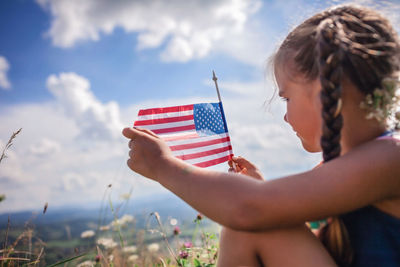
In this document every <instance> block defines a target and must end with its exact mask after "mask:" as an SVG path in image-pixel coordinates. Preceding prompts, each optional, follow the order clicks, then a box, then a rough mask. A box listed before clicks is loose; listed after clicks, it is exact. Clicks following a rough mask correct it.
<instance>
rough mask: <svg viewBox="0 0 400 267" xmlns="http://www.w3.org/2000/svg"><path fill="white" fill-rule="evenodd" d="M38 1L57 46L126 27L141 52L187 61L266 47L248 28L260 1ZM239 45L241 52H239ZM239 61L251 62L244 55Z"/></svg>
mask: <svg viewBox="0 0 400 267" xmlns="http://www.w3.org/2000/svg"><path fill="white" fill-rule="evenodd" d="M36 1H37V2H38V3H39V4H40V5H41V6H42V7H43V8H44V9H46V10H48V11H49V12H50V13H51V15H52V18H53V19H52V23H51V27H50V29H49V31H48V33H47V34H48V36H49V37H50V38H51V39H52V42H53V44H54V45H55V46H59V47H63V48H68V47H72V46H74V45H75V44H76V43H79V42H84V41H89V40H90V41H97V40H99V39H100V38H101V35H102V34H110V33H112V32H113V31H114V30H115V29H116V28H122V29H124V30H125V31H126V32H128V33H137V34H138V37H137V40H138V44H137V49H139V50H140V49H148V48H157V47H161V46H165V49H164V48H163V49H164V50H163V51H162V52H161V54H160V56H161V59H162V60H163V61H178V62H186V61H189V60H192V59H198V58H202V57H204V56H206V55H208V54H210V52H211V51H212V50H213V51H214V50H215V51H220V52H223V53H228V54H230V55H231V56H237V54H246V52H247V53H250V54H253V53H255V52H265V51H266V49H265V47H262V46H261V45H260V43H261V42H260V40H259V37H258V35H257V34H253V33H252V29H249V28H248V27H247V23H248V21H249V20H250V19H251V16H252V15H253V14H255V13H256V12H257V11H258V10H259V9H260V8H261V5H262V2H261V1H260V0H250V1H249V0H216V1H211V0H204V1H196V0H174V1H156V0H147V1H144V0H142V1H124V0H118V1H106V0H87V1H84V2H82V1H79V0H56V1H54V0H36ZM249 37H251V38H249ZM255 41H256V42H255ZM264 44H265V43H264ZM238 47H239V48H240V49H241V51H240V53H237V52H238V51H235V50H236V49H237V48H238ZM260 49H261V51H260ZM254 50H256V51H254ZM263 54H264V53H262V55H263ZM258 56H260V53H258ZM250 58H251V57H250ZM238 59H243V60H245V62H248V61H249V58H248V57H244V55H241V56H240V57H238ZM253 60H254V58H253ZM250 63H253V62H250ZM257 63H259V61H257Z"/></svg>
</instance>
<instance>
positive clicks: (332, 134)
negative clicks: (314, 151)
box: [316, 18, 343, 162]
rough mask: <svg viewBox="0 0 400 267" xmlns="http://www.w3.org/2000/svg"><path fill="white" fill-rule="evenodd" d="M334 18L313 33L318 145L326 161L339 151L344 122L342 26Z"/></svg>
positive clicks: (325, 21)
mask: <svg viewBox="0 0 400 267" xmlns="http://www.w3.org/2000/svg"><path fill="white" fill-rule="evenodd" d="M335 20H336V21H335ZM335 20H332V19H331V18H328V19H326V20H324V21H322V22H321V23H320V26H319V27H318V29H317V36H316V37H317V43H318V52H319V53H318V54H319V70H320V81H321V85H322V90H321V103H322V118H323V126H322V137H321V148H322V151H323V158H324V161H325V162H327V161H329V160H331V159H333V158H335V157H337V156H339V155H340V150H341V149H340V131H341V129H342V126H343V117H342V114H341V113H340V108H341V106H340V101H341V95H342V87H341V80H342V72H343V68H342V61H343V48H342V45H341V42H340V37H341V35H343V29H342V27H341V24H340V22H339V21H338V20H337V19H335Z"/></svg>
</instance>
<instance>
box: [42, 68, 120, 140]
mask: <svg viewBox="0 0 400 267" xmlns="http://www.w3.org/2000/svg"><path fill="white" fill-rule="evenodd" d="M47 87H48V89H49V91H50V92H51V93H52V94H53V96H54V97H55V98H56V100H57V102H58V103H59V104H60V105H61V106H62V107H63V109H64V110H65V112H66V113H67V114H68V115H69V116H71V117H72V118H73V119H74V120H75V121H76V123H77V125H78V126H79V129H80V131H81V134H82V135H83V136H84V137H90V138H94V139H113V138H115V137H118V136H119V135H120V132H121V129H122V123H121V122H120V117H119V106H118V104H117V103H116V102H109V103H107V104H102V103H101V102H100V101H99V100H98V99H97V98H96V97H95V96H94V95H93V93H92V91H91V90H90V83H89V81H88V80H87V79H86V78H84V77H82V76H79V75H77V74H75V73H61V74H60V75H59V76H56V75H51V76H49V78H48V79H47Z"/></svg>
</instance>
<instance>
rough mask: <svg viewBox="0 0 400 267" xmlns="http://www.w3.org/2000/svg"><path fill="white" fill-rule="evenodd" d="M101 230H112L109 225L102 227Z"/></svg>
mask: <svg viewBox="0 0 400 267" xmlns="http://www.w3.org/2000/svg"><path fill="white" fill-rule="evenodd" d="M99 230H100V231H107V230H110V226H109V225H103V226H100V228H99Z"/></svg>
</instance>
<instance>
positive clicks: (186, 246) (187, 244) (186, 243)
mask: <svg viewBox="0 0 400 267" xmlns="http://www.w3.org/2000/svg"><path fill="white" fill-rule="evenodd" d="M183 246H184V247H185V248H191V247H193V244H192V242H185V243H183Z"/></svg>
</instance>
